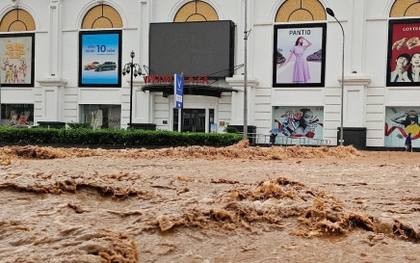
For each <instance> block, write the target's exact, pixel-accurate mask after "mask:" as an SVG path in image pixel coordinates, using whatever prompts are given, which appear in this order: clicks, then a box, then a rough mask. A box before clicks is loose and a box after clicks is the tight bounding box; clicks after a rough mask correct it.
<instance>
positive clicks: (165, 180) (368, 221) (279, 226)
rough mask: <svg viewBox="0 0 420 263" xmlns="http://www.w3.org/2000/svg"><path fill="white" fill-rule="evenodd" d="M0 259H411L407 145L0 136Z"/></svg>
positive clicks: (417, 170) (411, 180)
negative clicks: (174, 144) (152, 144)
mask: <svg viewBox="0 0 420 263" xmlns="http://www.w3.org/2000/svg"><path fill="white" fill-rule="evenodd" d="M0 159H1V165H0V200H1V201H0V202H1V210H0V261H1V262H4V263H8V262H10V263H11V262H36V263H38V262H51V263H56V262H57V263H58V262H60V263H61V262H74V263H83V262H86V263H95V262H119V263H135V262H136V263H137V262H158V263H172V262H173V263H177V262H183V263H229V262H231V263H239V262H241V263H251V262H252V263H263V262H264V263H273V262H274V263H275V262H352V263H354V262H399V263H403V262H420V253H419V252H418V251H419V248H420V245H419V238H420V224H419V223H420V222H419V221H420V219H419V218H420V195H419V189H420V187H419V186H420V185H419V175H420V162H419V160H420V153H417V152H414V153H408V152H397V151H377V152H374V151H357V150H356V149H355V148H353V147H351V146H346V147H343V146H339V147H330V148H327V147H300V146H292V147H249V145H248V144H247V143H246V141H242V142H240V143H238V144H237V145H234V146H229V147H224V148H211V147H198V146H192V147H179V148H167V149H158V150H150V149H149V150H147V149H119V150H105V149H82V148H52V147H37V146H21V147H18V146H6V147H2V148H0Z"/></svg>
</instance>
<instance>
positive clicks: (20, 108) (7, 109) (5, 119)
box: [0, 104, 34, 126]
mask: <svg viewBox="0 0 420 263" xmlns="http://www.w3.org/2000/svg"><path fill="white" fill-rule="evenodd" d="M0 125H1V126H31V125H34V105H33V104H2V105H1V124H0Z"/></svg>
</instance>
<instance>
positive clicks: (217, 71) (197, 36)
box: [149, 21, 235, 78]
mask: <svg viewBox="0 0 420 263" xmlns="http://www.w3.org/2000/svg"><path fill="white" fill-rule="evenodd" d="M149 37H150V39H149V41H150V42H149V44H150V47H149V75H173V74H181V73H183V74H184V75H185V76H187V77H188V76H207V77H208V78H224V77H231V76H232V75H233V67H234V65H233V63H234V55H233V54H234V37H235V28H234V23H233V22H232V21H212V22H184V23H152V24H150V36H149Z"/></svg>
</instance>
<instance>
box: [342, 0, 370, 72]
mask: <svg viewBox="0 0 420 263" xmlns="http://www.w3.org/2000/svg"><path fill="white" fill-rule="evenodd" d="M349 5H350V12H351V15H349V17H350V18H351V20H350V21H349V25H348V32H346V38H347V36H348V39H349V41H347V43H346V44H348V47H349V49H348V50H347V52H346V53H347V54H348V56H346V57H347V58H348V59H349V62H350V63H348V64H347V65H349V67H350V68H349V69H348V70H349V72H350V73H353V74H364V61H363V60H364V59H365V57H366V56H365V49H366V48H365V44H364V43H365V41H364V39H365V34H366V0H357V1H350V3H349Z"/></svg>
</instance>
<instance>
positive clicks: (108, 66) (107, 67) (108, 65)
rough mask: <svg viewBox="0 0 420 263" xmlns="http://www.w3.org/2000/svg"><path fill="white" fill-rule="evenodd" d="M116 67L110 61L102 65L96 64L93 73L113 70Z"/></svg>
mask: <svg viewBox="0 0 420 263" xmlns="http://www.w3.org/2000/svg"><path fill="white" fill-rule="evenodd" d="M116 67H117V64H116V63H115V62H112V61H105V62H104V63H102V64H98V65H96V67H95V71H102V70H114V69H115V68H116Z"/></svg>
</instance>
